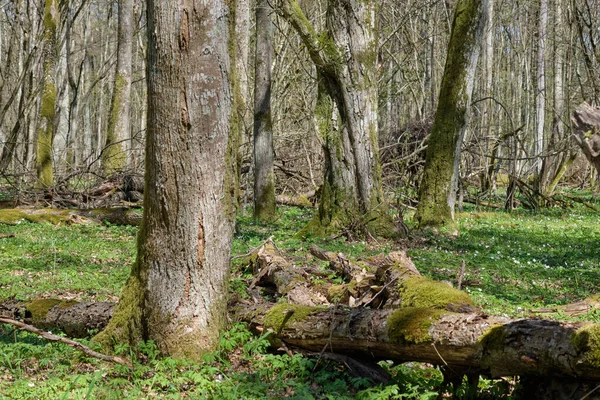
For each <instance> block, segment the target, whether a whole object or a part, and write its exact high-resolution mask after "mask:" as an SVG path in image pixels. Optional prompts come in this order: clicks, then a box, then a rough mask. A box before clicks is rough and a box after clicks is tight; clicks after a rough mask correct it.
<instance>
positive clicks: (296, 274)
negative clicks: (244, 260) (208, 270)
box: [248, 240, 329, 306]
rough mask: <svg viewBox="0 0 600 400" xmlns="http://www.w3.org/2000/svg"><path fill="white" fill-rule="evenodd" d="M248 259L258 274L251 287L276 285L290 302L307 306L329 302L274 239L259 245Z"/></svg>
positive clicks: (279, 291)
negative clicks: (311, 285)
mask: <svg viewBox="0 0 600 400" xmlns="http://www.w3.org/2000/svg"><path fill="white" fill-rule="evenodd" d="M248 260H249V263H250V264H251V266H252V268H253V270H254V274H255V275H256V279H255V280H254V282H253V283H252V284H251V285H250V286H251V287H250V289H252V288H254V287H255V286H256V285H259V286H263V287H264V286H267V287H269V286H274V287H275V290H276V292H277V295H278V296H280V297H284V298H286V299H287V301H288V302H290V303H294V304H299V305H305V306H315V305H323V304H329V303H328V301H327V299H326V298H325V296H324V295H323V294H321V293H319V292H318V291H316V290H314V289H313V288H311V287H310V286H309V285H308V280H307V276H306V275H307V274H306V272H305V271H304V269H302V268H300V267H297V266H296V265H294V264H293V263H291V262H289V261H288V260H286V259H285V258H283V257H282V256H281V255H280V254H279V251H278V250H277V248H276V247H275V244H274V243H273V242H272V241H270V240H269V241H267V242H266V243H265V244H263V245H262V246H261V247H259V248H258V249H257V250H256V251H255V252H254V253H253V254H252V255H251V256H250V257H249V259H248Z"/></svg>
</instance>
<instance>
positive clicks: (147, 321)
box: [96, 0, 235, 359]
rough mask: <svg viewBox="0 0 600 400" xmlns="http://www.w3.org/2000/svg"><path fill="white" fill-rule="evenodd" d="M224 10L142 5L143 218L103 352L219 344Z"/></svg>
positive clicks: (227, 169) (226, 148) (229, 211)
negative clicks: (145, 39) (145, 36)
mask: <svg viewBox="0 0 600 400" xmlns="http://www.w3.org/2000/svg"><path fill="white" fill-rule="evenodd" d="M230 5H231V4H230ZM227 8H228V5H227V4H225V3H223V2H222V1H221V0H212V1H209V2H208V3H206V4H205V5H204V6H202V7H199V6H197V5H196V6H194V5H193V4H191V3H184V4H179V2H176V1H150V2H149V3H148V31H149V32H151V34H150V36H149V44H148V71H149V77H148V123H147V126H148V132H147V142H146V187H145V191H144V196H145V200H144V217H143V222H142V228H141V230H140V233H139V237H138V246H137V247H138V253H137V259H136V262H135V265H134V267H133V269H132V272H131V275H130V277H129V279H128V281H127V283H126V286H125V289H124V291H123V295H122V297H121V301H120V303H119V305H118V306H117V309H116V311H115V314H114V316H113V318H112V319H111V322H110V323H109V325H108V327H107V328H106V329H105V330H104V331H103V332H102V333H100V334H99V335H98V336H97V338H96V340H98V341H100V342H102V343H103V344H104V345H107V346H112V345H113V344H114V343H124V342H125V343H130V344H136V343H137V342H139V341H141V340H148V339H152V340H154V342H155V343H156V344H157V345H158V347H159V348H160V349H161V350H162V351H163V352H164V353H165V354H169V355H171V356H174V357H185V358H192V359H197V358H199V356H200V354H201V353H202V352H204V351H206V350H209V349H212V348H213V347H214V346H215V345H216V344H217V341H218V337H219V330H220V328H221V327H222V326H223V324H224V322H225V312H226V299H225V296H226V292H227V291H226V286H227V280H228V277H229V256H230V249H231V238H232V233H233V218H232V215H233V211H234V210H235V206H234V202H233V199H234V198H232V197H233V196H232V194H233V193H234V192H233V191H232V188H231V187H230V185H231V184H233V183H234V182H235V176H233V172H232V168H231V166H230V165H226V159H227V158H228V157H232V156H235V153H232V152H231V150H232V147H231V142H230V141H229V132H230V130H231V128H232V127H231V117H232V114H233V113H234V112H235V110H234V109H233V108H232V104H231V103H230V102H229V101H228V100H229V99H230V98H231V96H230V91H231V86H230V85H231V81H230V80H229V78H230V76H229V70H230V54H229V53H228V50H229V48H230V46H231V41H230V40H229V29H230V27H231V25H230V24H229V21H228V9H227ZM207 49H210V51H207Z"/></svg>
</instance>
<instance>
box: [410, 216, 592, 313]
mask: <svg viewBox="0 0 600 400" xmlns="http://www.w3.org/2000/svg"><path fill="white" fill-rule="evenodd" d="M598 221H599V215H598V214H597V213H593V212H588V211H586V210H583V209H578V210H566V211H565V210H556V209H550V210H544V211H542V212H540V213H529V212H524V211H520V212H512V213H507V212H494V213H489V212H486V213H476V212H471V213H465V214H462V215H460V217H459V225H460V230H461V235H460V236H459V237H458V238H448V237H433V236H429V237H427V238H426V243H425V244H424V245H423V246H421V247H420V248H415V249H413V250H411V251H409V252H408V254H409V255H410V256H411V257H412V259H413V261H414V262H415V265H416V266H417V268H418V269H419V270H420V271H421V272H422V273H424V274H426V275H429V276H431V277H433V278H435V279H446V280H450V281H455V279H456V277H457V275H458V273H459V270H460V268H461V265H462V263H463V261H464V262H465V266H466V276H465V283H466V285H465V286H464V288H465V290H467V291H469V292H470V293H471V294H472V295H473V296H474V297H475V298H476V299H477V300H478V301H479V302H480V303H481V305H482V306H483V307H484V308H485V309H486V310H487V311H488V312H493V313H494V312H495V313H505V314H509V315H514V316H518V315H522V314H523V313H524V312H527V310H529V309H532V308H537V307H540V306H548V305H555V304H566V303H571V302H575V301H578V300H583V299H585V298H586V297H588V296H590V295H592V294H595V293H597V288H598V287H599V285H600V274H599V273H598V271H599V269H600V246H598V243H600V226H599V224H598Z"/></svg>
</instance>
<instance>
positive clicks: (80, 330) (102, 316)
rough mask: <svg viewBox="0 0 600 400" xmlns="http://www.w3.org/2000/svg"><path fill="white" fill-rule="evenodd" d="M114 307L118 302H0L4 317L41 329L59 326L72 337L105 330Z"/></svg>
mask: <svg viewBox="0 0 600 400" xmlns="http://www.w3.org/2000/svg"><path fill="white" fill-rule="evenodd" d="M114 306H115V303H108V302H99V303H87V302H81V303H79V302H76V301H69V300H60V299H38V300H33V301H18V300H12V299H10V300H5V301H3V302H1V303H0V316H2V317H5V318H11V319H16V320H21V321H24V322H25V323H27V324H30V325H33V326H35V327H37V328H40V329H58V330H61V331H63V332H65V333H66V334H67V335H68V336H70V337H85V336H87V335H88V334H89V332H90V331H93V330H101V329H104V327H105V326H106V324H108V321H109V320H110V318H111V317H112V312H113V308H114Z"/></svg>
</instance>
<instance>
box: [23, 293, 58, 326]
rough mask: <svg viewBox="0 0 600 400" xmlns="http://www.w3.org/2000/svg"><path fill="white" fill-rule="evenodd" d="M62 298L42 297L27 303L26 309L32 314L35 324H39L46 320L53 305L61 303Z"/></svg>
mask: <svg viewBox="0 0 600 400" xmlns="http://www.w3.org/2000/svg"><path fill="white" fill-rule="evenodd" d="M60 303H61V300H58V299H42V300H34V301H32V302H30V303H28V304H27V306H26V307H25V309H26V310H27V311H28V312H29V313H30V314H31V319H32V321H33V324H34V325H36V324H39V323H40V322H43V321H45V320H46V315H47V314H48V311H50V309H51V308H52V307H54V306H55V305H57V304H60Z"/></svg>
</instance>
